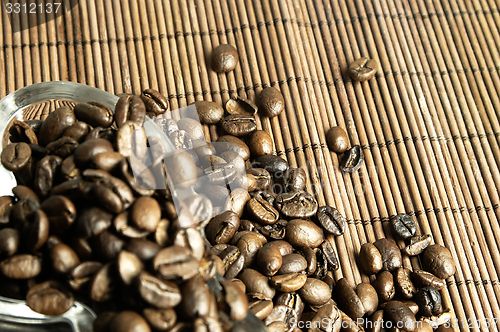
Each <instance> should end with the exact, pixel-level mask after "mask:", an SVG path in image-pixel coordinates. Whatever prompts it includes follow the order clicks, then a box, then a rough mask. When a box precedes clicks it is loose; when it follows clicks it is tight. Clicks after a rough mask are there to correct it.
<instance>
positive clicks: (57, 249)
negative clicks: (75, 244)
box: [50, 243, 80, 274]
mask: <svg viewBox="0 0 500 332" xmlns="http://www.w3.org/2000/svg"><path fill="white" fill-rule="evenodd" d="M50 260H51V262H52V269H53V270H54V271H55V272H57V273H61V274H67V273H69V272H71V271H72V270H73V269H74V268H75V267H76V266H78V265H79V264H80V259H79V258H78V255H77V254H76V252H75V251H74V250H73V249H72V248H71V247H69V246H68V245H66V244H64V243H59V244H56V245H55V246H53V247H52V248H51V249H50Z"/></svg>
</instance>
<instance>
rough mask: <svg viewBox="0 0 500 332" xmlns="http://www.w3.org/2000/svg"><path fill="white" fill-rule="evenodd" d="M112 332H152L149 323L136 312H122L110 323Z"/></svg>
mask: <svg viewBox="0 0 500 332" xmlns="http://www.w3.org/2000/svg"><path fill="white" fill-rule="evenodd" d="M109 331H110V332H151V328H150V327H149V325H148V323H147V321H146V320H145V319H144V317H142V316H141V315H139V314H138V313H136V312H135V311H122V312H120V313H119V314H117V315H116V316H115V317H113V319H112V320H111V323H110V330H109Z"/></svg>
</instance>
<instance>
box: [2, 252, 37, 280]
mask: <svg viewBox="0 0 500 332" xmlns="http://www.w3.org/2000/svg"><path fill="white" fill-rule="evenodd" d="M0 270H1V271H2V274H3V275H4V276H6V277H7V278H10V279H31V278H34V277H36V276H37V275H38V274H40V272H41V271H42V260H41V258H40V257H37V256H33V255H29V254H18V255H14V256H10V257H9V258H7V259H5V260H3V261H2V262H1V263H0Z"/></svg>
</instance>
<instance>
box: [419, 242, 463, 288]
mask: <svg viewBox="0 0 500 332" xmlns="http://www.w3.org/2000/svg"><path fill="white" fill-rule="evenodd" d="M422 263H423V266H425V267H426V268H427V270H428V271H429V272H430V273H432V274H434V275H435V276H436V277H438V278H441V279H447V278H449V277H451V276H452V275H454V274H455V263H454V261H453V257H452V256H451V253H450V251H449V250H448V249H447V248H446V247H443V246H441V245H439V244H431V245H430V246H428V247H427V249H425V251H424V253H423V255H422Z"/></svg>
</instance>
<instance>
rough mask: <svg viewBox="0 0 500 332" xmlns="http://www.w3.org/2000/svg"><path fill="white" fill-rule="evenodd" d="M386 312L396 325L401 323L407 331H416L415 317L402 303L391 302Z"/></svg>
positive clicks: (385, 309)
mask: <svg viewBox="0 0 500 332" xmlns="http://www.w3.org/2000/svg"><path fill="white" fill-rule="evenodd" d="M384 312H385V313H386V314H387V316H389V318H390V319H391V320H392V322H393V323H394V324H398V323H399V324H400V326H403V327H404V330H405V331H408V332H412V331H414V330H415V327H416V322H415V315H414V314H413V312H411V310H410V309H409V308H408V307H407V306H406V305H405V304H404V303H402V302H400V301H390V302H388V303H387V305H386V306H385V308H384Z"/></svg>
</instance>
